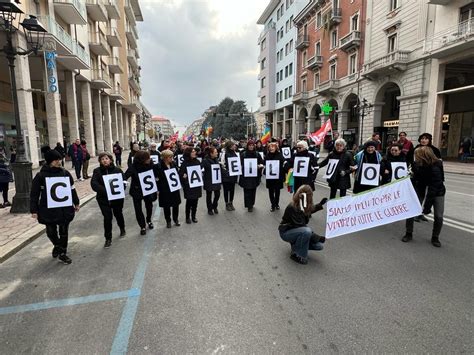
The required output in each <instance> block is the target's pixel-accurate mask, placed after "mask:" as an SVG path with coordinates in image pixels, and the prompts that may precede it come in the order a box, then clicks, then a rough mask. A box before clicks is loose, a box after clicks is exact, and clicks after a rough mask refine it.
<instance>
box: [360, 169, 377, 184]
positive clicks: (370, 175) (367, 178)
mask: <svg viewBox="0 0 474 355" xmlns="http://www.w3.org/2000/svg"><path fill="white" fill-rule="evenodd" d="M360 173H361V174H362V178H361V179H360V183H361V185H369V186H379V176H380V165H379V164H369V163H364V164H362V170H361V172H360Z"/></svg>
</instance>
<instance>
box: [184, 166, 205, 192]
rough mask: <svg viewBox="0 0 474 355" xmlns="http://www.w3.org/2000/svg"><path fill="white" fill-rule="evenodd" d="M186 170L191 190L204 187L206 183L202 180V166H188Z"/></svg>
mask: <svg viewBox="0 0 474 355" xmlns="http://www.w3.org/2000/svg"><path fill="white" fill-rule="evenodd" d="M186 170H187V174H188V183H189V187H190V188H193V187H199V186H203V185H204V181H203V180H202V171H201V165H192V166H188V167H186Z"/></svg>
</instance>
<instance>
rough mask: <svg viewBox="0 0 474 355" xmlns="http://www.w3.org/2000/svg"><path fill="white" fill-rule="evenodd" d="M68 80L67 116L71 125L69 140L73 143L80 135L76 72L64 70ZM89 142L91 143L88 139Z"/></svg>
mask: <svg viewBox="0 0 474 355" xmlns="http://www.w3.org/2000/svg"><path fill="white" fill-rule="evenodd" d="M64 78H65V81H66V100H67V118H68V125H69V142H68V143H72V142H74V141H75V140H76V138H81V137H80V136H79V114H78V110H77V96H76V79H75V78H74V73H73V72H71V71H68V70H66V71H65V72H64ZM87 143H88V144H89V143H91V142H90V141H87Z"/></svg>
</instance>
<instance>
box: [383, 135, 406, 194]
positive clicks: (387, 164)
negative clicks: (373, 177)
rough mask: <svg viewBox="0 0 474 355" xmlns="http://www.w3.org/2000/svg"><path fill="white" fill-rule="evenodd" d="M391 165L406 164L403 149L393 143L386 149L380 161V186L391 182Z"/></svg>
mask: <svg viewBox="0 0 474 355" xmlns="http://www.w3.org/2000/svg"><path fill="white" fill-rule="evenodd" d="M392 163H406V156H405V154H403V148H402V146H401V145H400V144H398V143H393V144H392V145H391V146H390V148H389V149H388V153H387V155H386V156H385V158H383V159H382V163H381V167H380V171H381V175H382V185H384V184H388V183H389V182H390V181H392V171H393V169H392Z"/></svg>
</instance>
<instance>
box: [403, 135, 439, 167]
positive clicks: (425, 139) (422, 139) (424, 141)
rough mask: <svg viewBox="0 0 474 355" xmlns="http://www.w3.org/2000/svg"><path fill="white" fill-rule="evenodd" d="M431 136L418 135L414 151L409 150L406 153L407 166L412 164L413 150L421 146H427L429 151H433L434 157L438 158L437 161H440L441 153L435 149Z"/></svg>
mask: <svg viewBox="0 0 474 355" xmlns="http://www.w3.org/2000/svg"><path fill="white" fill-rule="evenodd" d="M432 142H433V136H432V135H431V134H429V133H422V134H420V136H419V137H418V143H419V144H418V145H417V146H416V147H415V149H413V150H411V151H409V152H408V154H407V162H408V164H409V165H411V164H412V163H413V160H414V159H413V158H414V154H415V150H416V149H417V148H419V147H423V146H427V147H430V148H431V150H432V151H433V153H434V155H435V156H436V157H437V158H438V159H441V151H440V150H439V149H438V148H437V147H435V146H434V145H433V144H432Z"/></svg>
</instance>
